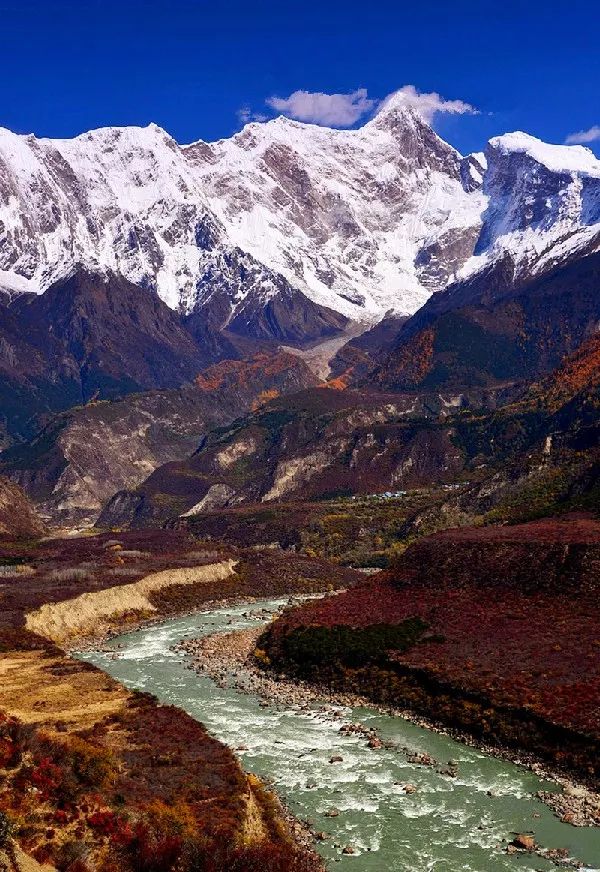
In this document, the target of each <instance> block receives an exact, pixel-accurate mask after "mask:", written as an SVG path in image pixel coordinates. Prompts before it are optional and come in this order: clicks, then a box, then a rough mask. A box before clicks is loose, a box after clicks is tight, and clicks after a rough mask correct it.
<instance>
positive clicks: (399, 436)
mask: <svg viewBox="0 0 600 872" xmlns="http://www.w3.org/2000/svg"><path fill="white" fill-rule="evenodd" d="M501 400H502V392H500V393H499V394H494V392H490V393H488V394H486V393H485V392H474V393H473V394H472V395H469V394H468V393H464V394H461V395H460V396H456V397H453V396H443V395H440V394H422V395H415V394H378V393H375V392H373V391H372V390H371V391H367V392H364V391H363V392H361V391H353V390H346V391H338V390H334V389H332V388H327V387H324V388H316V389H311V390H307V391H301V392H299V393H297V394H292V395H288V396H286V397H285V398H282V399H281V400H273V401H272V402H271V403H269V404H268V405H267V406H265V407H264V408H262V409H259V410H258V411H257V412H256V413H254V414H253V415H250V416H247V417H246V418H242V419H241V420H240V421H236V422H234V423H233V424H232V425H231V426H228V427H223V428H220V429H217V430H213V431H212V432H210V433H208V434H207V436H206V437H205V439H204V440H203V442H202V443H201V444H200V446H199V447H198V449H197V451H196V452H195V454H193V455H192V457H190V458H189V459H187V460H185V461H181V462H178V463H171V464H166V465H165V466H162V467H160V468H159V469H157V470H156V471H155V472H154V473H153V474H152V475H151V476H150V477H149V478H148V479H147V480H146V481H145V482H144V483H143V484H142V485H140V486H139V487H138V488H137V489H136V490H134V491H123V492H120V493H117V494H115V495H114V497H113V498H112V499H111V500H110V501H109V502H108V503H107V505H106V506H105V508H104V509H103V511H102V514H101V515H100V517H99V519H98V524H99V525H100V526H115V525H116V526H121V525H123V524H133V525H134V526H137V525H141V526H144V525H152V524H156V523H159V522H162V521H165V520H168V519H169V518H174V517H177V516H192V515H195V514H199V513H202V512H208V511H213V510H216V509H221V508H223V507H228V506H235V505H237V504H239V503H243V502H263V503H269V502H275V501H280V500H290V499H293V500H298V499H309V500H310V499H322V498H327V497H334V496H340V495H349V494H354V493H373V492H381V491H385V490H388V489H392V490H399V489H405V488H412V487H417V486H421V485H428V484H431V483H432V481H437V482H444V481H447V482H451V481H454V480H455V477H456V476H457V475H460V474H461V473H462V471H463V469H464V466H465V458H464V456H463V454H462V453H461V451H460V450H459V449H458V448H457V447H456V445H455V444H454V442H453V426H452V424H451V423H450V424H448V423H446V417H447V416H448V415H449V414H450V413H451V412H454V411H456V409H457V408H460V407H461V405H462V404H465V405H468V404H469V403H471V404H472V405H474V406H475V407H480V406H482V405H491V406H493V405H494V404H496V403H498V402H501ZM438 419H439V420H438Z"/></svg>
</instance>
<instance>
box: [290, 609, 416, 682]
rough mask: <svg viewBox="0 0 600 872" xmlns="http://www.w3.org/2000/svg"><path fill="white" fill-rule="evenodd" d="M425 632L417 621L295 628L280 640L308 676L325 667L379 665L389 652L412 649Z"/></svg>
mask: <svg viewBox="0 0 600 872" xmlns="http://www.w3.org/2000/svg"><path fill="white" fill-rule="evenodd" d="M425 630H427V624H426V623H425V622H424V621H423V620H421V618H408V619H407V620H405V621H402V622H401V623H399V624H372V625H371V626H368V627H349V626H343V625H339V624H338V625H334V626H329V627H318V626H315V627H299V628H297V629H295V630H292V632H290V633H289V634H288V635H286V636H285V637H284V639H283V649H284V652H285V656H286V658H287V659H288V660H289V661H290V662H291V663H292V664H293V665H294V667H295V668H296V669H297V671H298V673H299V674H300V675H302V676H305V677H308V676H310V675H312V674H313V673H314V672H315V670H322V669H323V667H324V666H327V665H329V666H331V667H333V668H335V667H337V666H346V667H349V668H352V669H356V668H360V667H364V666H367V665H369V664H372V663H382V662H383V661H385V660H386V658H387V654H388V652H389V651H406V650H408V649H409V648H412V646H413V645H415V644H416V643H417V642H418V641H419V639H420V638H421V637H422V636H423V633H424V632H425Z"/></svg>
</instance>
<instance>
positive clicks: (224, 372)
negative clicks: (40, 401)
mask: <svg viewBox="0 0 600 872" xmlns="http://www.w3.org/2000/svg"><path fill="white" fill-rule="evenodd" d="M316 383H317V379H316V378H315V377H314V376H313V374H312V373H311V371H310V370H309V369H308V367H307V366H306V364H305V363H303V362H302V361H301V360H300V359H299V358H298V357H296V356H294V355H291V354H284V353H279V354H270V355H268V354H264V353H263V354H260V353H259V354H256V355H255V356H254V357H252V358H250V359H249V360H244V361H232V360H227V361H222V362H221V363H219V364H216V365H214V366H212V367H209V368H208V369H207V370H204V371H203V372H202V373H200V374H199V375H198V376H197V378H196V379H195V381H194V383H193V384H190V385H185V386H184V387H182V388H178V389H172V390H165V391H147V392H146V393H142V394H132V395H130V396H128V397H125V398H123V399H120V400H117V401H114V402H92V403H90V404H88V405H86V406H82V407H79V408H76V409H71V410H70V411H68V412H65V413H63V414H61V415H58V416H57V417H55V418H53V419H52V420H51V421H50V422H49V424H48V425H47V426H46V427H45V428H44V429H43V430H42V431H41V432H40V433H39V434H38V435H37V436H36V437H34V439H33V440H32V441H31V442H29V443H26V444H24V445H18V446H16V447H14V448H12V449H10V450H8V451H5V452H4V453H3V454H2V455H0V470H2V472H3V474H4V475H7V476H8V477H10V478H11V479H12V480H14V481H16V482H18V483H19V484H21V485H22V486H23V487H24V489H25V490H26V492H27V494H28V495H29V496H30V498H31V499H32V500H33V502H34V503H35V505H36V506H37V508H38V511H39V512H40V513H41V514H42V515H43V516H44V517H45V518H47V519H48V520H49V521H51V522H52V523H53V524H55V525H56V524H60V525H71V526H72V525H73V524H78V525H79V524H85V523H93V522H94V521H95V519H96V518H97V516H98V514H99V512H100V509H101V507H102V504H103V503H104V502H106V500H108V499H109V498H110V497H111V496H112V495H113V494H114V493H115V492H116V491H118V490H121V489H123V488H133V487H136V486H137V485H138V484H140V483H141V482H142V481H143V480H144V479H145V478H146V477H147V476H148V475H150V473H151V472H152V471H153V470H154V469H155V468H156V467H157V466H160V465H161V464H164V463H167V462H169V461H174V460H181V459H183V458H185V457H187V456H188V455H189V454H191V453H192V452H193V451H194V449H195V448H196V446H197V445H198V442H199V441H200V439H201V438H202V436H203V434H204V433H205V432H206V431H207V430H209V429H212V428H214V427H219V426H222V425H224V424H228V423H230V422H231V421H233V420H234V419H235V418H237V417H238V416H239V415H241V414H244V413H246V412H249V411H250V410H251V409H252V408H254V407H255V406H256V407H258V406H260V405H261V404H262V403H264V402H266V401H267V400H268V399H271V398H273V397H275V396H277V395H278V394H279V393H286V392H288V391H294V390H300V389H301V388H306V387H309V386H311V385H314V384H316Z"/></svg>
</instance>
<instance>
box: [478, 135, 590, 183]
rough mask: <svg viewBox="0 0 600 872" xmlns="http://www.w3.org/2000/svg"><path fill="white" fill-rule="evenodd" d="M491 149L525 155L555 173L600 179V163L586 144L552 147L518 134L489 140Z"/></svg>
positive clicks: (503, 152)
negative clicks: (582, 175) (580, 174)
mask: <svg viewBox="0 0 600 872" xmlns="http://www.w3.org/2000/svg"><path fill="white" fill-rule="evenodd" d="M490 147H491V148H493V149H494V148H496V149H498V150H499V151H500V152H502V154H510V153H511V152H517V153H520V154H526V155H528V156H529V157H531V158H533V160H535V161H537V162H538V163H540V164H543V165H544V166H545V167H547V169H549V170H552V172H554V173H562V172H567V173H584V174H585V175H590V176H595V177H597V178H600V160H598V158H597V157H596V156H595V154H594V152H593V151H592V150H591V149H589V148H585V147H584V146H583V145H550V144H549V143H547V142H542V140H541V139H536V138H535V136H530V135H529V134H528V133H522V132H521V131H515V132H514V133H505V134H504V135H503V136H495V137H494V138H493V139H490Z"/></svg>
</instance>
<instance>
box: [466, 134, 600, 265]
mask: <svg viewBox="0 0 600 872" xmlns="http://www.w3.org/2000/svg"><path fill="white" fill-rule="evenodd" d="M486 159H487V170H486V172H485V176H484V182H483V192H484V194H485V195H486V197H487V198H488V207H487V209H486V211H485V212H484V214H483V227H482V231H481V235H480V237H479V240H478V243H477V247H476V255H478V257H476V258H474V259H473V261H472V262H471V264H470V266H471V268H472V267H473V266H475V267H479V266H481V264H482V262H483V261H485V262H487V263H489V262H490V261H493V260H495V259H497V258H498V257H500V256H503V255H504V254H507V253H508V254H509V255H510V257H511V259H512V261H513V263H514V264H515V270H516V273H518V274H524V273H528V272H533V271H539V270H540V269H542V268H545V267H546V266H549V265H551V264H552V263H557V262H560V261H561V260H562V259H564V258H565V257H566V256H567V255H569V254H570V253H572V252H573V251H576V250H577V249H578V248H583V247H584V246H586V245H587V244H588V243H589V241H590V240H591V239H592V238H593V237H594V236H595V235H596V234H597V233H598V232H599V231H600V161H599V160H598V159H597V158H596V157H595V156H594V154H593V153H592V152H591V151H590V150H589V149H587V148H583V147H582V146H566V145H549V144H548V143H545V142H541V141H540V140H539V139H536V138H535V137H533V136H529V135H527V134H525V133H520V132H516V133H508V134H505V135H504V136H498V137H495V138H494V139H492V140H490V142H489V144H488V148H487V150H486Z"/></svg>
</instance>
